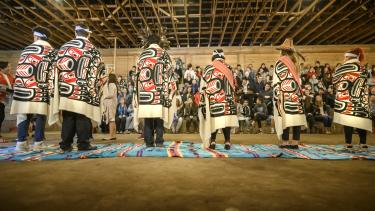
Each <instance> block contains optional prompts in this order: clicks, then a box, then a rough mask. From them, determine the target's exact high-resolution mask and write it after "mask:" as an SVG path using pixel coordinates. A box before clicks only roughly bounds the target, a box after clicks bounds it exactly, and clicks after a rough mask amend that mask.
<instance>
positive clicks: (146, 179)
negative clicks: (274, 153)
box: [0, 133, 375, 211]
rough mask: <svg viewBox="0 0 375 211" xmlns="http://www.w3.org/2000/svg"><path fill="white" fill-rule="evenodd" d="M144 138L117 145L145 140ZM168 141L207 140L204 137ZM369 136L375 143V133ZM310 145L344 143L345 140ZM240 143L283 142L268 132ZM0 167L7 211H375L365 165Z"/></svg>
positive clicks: (264, 162)
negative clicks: (202, 138)
mask: <svg viewBox="0 0 375 211" xmlns="http://www.w3.org/2000/svg"><path fill="white" fill-rule="evenodd" d="M8 136H12V134H8ZM221 136H222V135H220V138H221V140H222V137H221ZM102 137H103V136H102V135H96V136H95V138H96V139H97V140H100V139H101V138H102ZM136 137H137V135H136V134H132V135H121V136H119V140H118V141H117V142H125V141H134V142H139V141H136ZM165 137H166V140H192V141H199V137H198V135H197V134H189V135H186V134H180V135H172V134H167V135H166V136H165ZM47 138H48V139H55V140H57V139H58V134H56V133H50V134H48V135H47ZM368 138H369V143H370V144H372V145H373V144H375V136H374V135H371V136H369V137H368ZM302 139H303V141H304V142H305V143H322V144H342V142H343V135H303V137H302ZM232 140H233V143H248V144H250V143H277V140H276V137H275V135H268V134H264V135H233V137H232ZM355 141H356V142H357V141H358V139H357V137H356V138H355ZM219 142H220V140H219ZM96 143H103V141H96ZM0 169H1V176H0V202H1V203H0V210H7V211H8V210H49V211H54V210H167V209H168V210H228V211H234V210H287V209H288V210H328V209H329V210H361V211H363V210H375V201H374V199H375V162H372V161H365V160H361V161H359V160H354V161H311V160H287V159H279V158H277V159H215V158H211V159H193V158H191V159H189V158H186V159H181V158H111V159H87V160H70V161H41V162H38V161H36V162H0Z"/></svg>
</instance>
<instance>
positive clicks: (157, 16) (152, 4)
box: [146, 0, 162, 27]
mask: <svg viewBox="0 0 375 211" xmlns="http://www.w3.org/2000/svg"><path fill="white" fill-rule="evenodd" d="M146 2H148V3H149V4H150V5H151V7H152V11H153V12H154V15H155V17H156V20H157V21H158V24H159V27H162V24H161V21H160V18H159V13H158V12H156V8H155V5H154V2H152V0H151V1H150V0H146Z"/></svg>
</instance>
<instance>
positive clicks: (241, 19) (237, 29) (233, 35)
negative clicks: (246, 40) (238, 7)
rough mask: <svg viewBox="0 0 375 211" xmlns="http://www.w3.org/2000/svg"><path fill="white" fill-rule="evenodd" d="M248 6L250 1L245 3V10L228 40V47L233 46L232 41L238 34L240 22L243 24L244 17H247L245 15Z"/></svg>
mask: <svg viewBox="0 0 375 211" xmlns="http://www.w3.org/2000/svg"><path fill="white" fill-rule="evenodd" d="M250 6H251V1H249V2H248V3H247V6H246V9H245V11H244V13H243V14H242V16H241V17H240V21H239V23H238V24H237V26H236V29H235V30H234V33H233V34H232V38H231V39H230V43H229V45H230V46H232V45H233V42H234V40H235V39H236V36H237V33H238V31H239V30H240V27H241V25H242V22H243V20H244V18H245V16H246V15H247V13H248V12H249V9H250Z"/></svg>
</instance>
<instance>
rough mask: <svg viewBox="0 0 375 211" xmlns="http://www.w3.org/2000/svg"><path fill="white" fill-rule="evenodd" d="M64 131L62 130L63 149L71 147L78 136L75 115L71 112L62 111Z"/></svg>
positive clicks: (61, 145)
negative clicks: (76, 135)
mask: <svg viewBox="0 0 375 211" xmlns="http://www.w3.org/2000/svg"><path fill="white" fill-rule="evenodd" d="M62 116H63V120H62V129H61V142H60V147H61V148H63V149H64V148H67V147H70V146H71V145H72V143H73V138H74V136H75V134H76V123H75V113H73V112H70V111H62Z"/></svg>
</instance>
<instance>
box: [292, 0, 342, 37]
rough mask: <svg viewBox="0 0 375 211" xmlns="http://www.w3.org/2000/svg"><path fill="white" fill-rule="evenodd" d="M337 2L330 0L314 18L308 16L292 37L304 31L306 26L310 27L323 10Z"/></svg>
mask: <svg viewBox="0 0 375 211" xmlns="http://www.w3.org/2000/svg"><path fill="white" fill-rule="evenodd" d="M335 2H336V0H331V1H330V2H328V4H326V5H325V6H324V7H323V9H321V10H319V12H318V13H316V14H315V15H314V16H313V17H312V18H308V19H307V21H306V22H305V23H303V24H302V26H299V27H298V29H297V30H296V31H295V32H294V33H293V34H292V35H291V36H290V37H291V38H295V37H296V36H297V35H298V34H299V33H301V32H302V30H304V29H306V27H308V26H309V25H310V24H311V23H312V22H313V21H314V20H315V19H316V18H318V17H319V16H320V15H321V14H322V13H323V12H325V11H326V10H327V9H328V8H330V7H331V6H332V4H333V3H335Z"/></svg>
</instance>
